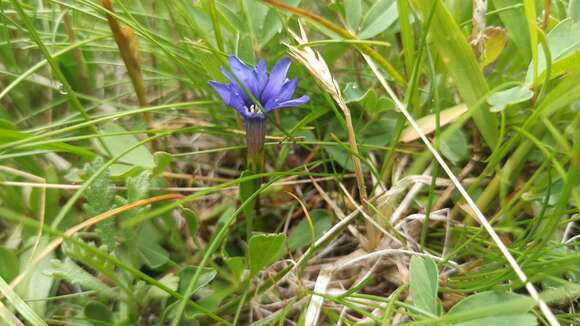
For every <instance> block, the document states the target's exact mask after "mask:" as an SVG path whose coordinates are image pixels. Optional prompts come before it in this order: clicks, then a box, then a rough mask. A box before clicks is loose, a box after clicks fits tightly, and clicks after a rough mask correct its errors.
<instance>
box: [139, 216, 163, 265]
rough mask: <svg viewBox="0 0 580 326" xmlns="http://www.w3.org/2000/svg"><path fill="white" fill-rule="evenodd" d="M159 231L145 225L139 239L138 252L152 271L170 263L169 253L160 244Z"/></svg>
mask: <svg viewBox="0 0 580 326" xmlns="http://www.w3.org/2000/svg"><path fill="white" fill-rule="evenodd" d="M162 239H163V238H162V236H161V234H160V233H159V231H158V230H157V229H156V228H155V227H154V226H153V225H152V224H151V223H144V224H143V228H141V230H140V231H139V236H138V237H137V250H138V251H139V253H140V256H141V258H142V259H143V262H144V263H145V264H146V265H147V266H149V267H150V268H152V269H156V268H159V267H161V266H163V265H165V264H166V263H167V262H168V261H169V253H168V252H167V250H165V248H163V247H162V246H161V245H160V244H159V243H160V241H161V240H162Z"/></svg>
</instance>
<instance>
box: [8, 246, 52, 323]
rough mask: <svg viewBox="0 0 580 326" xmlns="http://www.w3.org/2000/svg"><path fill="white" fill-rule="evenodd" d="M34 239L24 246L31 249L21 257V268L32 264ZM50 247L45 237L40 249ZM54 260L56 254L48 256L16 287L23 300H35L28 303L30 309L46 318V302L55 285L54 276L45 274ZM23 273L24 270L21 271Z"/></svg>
mask: <svg viewBox="0 0 580 326" xmlns="http://www.w3.org/2000/svg"><path fill="white" fill-rule="evenodd" d="M33 241H34V239H33V238H32V237H31V238H29V239H28V241H27V242H26V243H25V244H24V245H23V247H24V248H29V249H28V250H26V251H25V252H24V253H23V254H21V255H20V257H19V258H20V266H26V265H27V264H28V263H29V262H30V255H31V253H32V244H33ZM47 245H48V238H46V237H43V238H42V239H41V241H40V243H39V246H38V247H39V248H45V247H46V246H47ZM53 258H54V253H53V252H51V253H50V254H48V255H46V257H44V258H42V260H40V262H38V263H37V264H36V265H35V268H34V269H33V270H32V271H30V272H29V273H28V274H26V276H25V277H24V279H23V280H22V281H21V282H20V283H19V284H18V286H17V287H16V293H18V295H19V296H20V297H21V298H22V299H23V300H33V301H31V302H29V303H28V305H29V306H30V308H32V310H34V312H35V313H37V314H38V315H40V316H44V314H45V312H46V307H47V304H48V301H47V300H46V299H47V298H48V296H49V294H50V289H51V288H52V285H53V283H54V279H53V278H52V276H49V275H46V273H45V272H44V271H45V270H47V269H48V268H49V266H50V261H51V260H52V259H53ZM21 272H22V270H21Z"/></svg>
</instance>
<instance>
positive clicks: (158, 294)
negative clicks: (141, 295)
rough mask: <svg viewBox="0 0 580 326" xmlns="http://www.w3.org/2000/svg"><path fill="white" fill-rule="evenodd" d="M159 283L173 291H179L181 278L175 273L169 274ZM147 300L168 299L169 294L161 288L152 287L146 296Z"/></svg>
mask: <svg viewBox="0 0 580 326" xmlns="http://www.w3.org/2000/svg"><path fill="white" fill-rule="evenodd" d="M159 283H161V284H163V285H165V286H166V287H168V288H170V289H171V290H173V291H177V288H178V286H179V277H178V276H177V275H175V274H173V273H169V274H167V275H165V276H163V277H162V278H161V279H159ZM146 296H147V299H157V300H160V299H166V298H169V296H170V295H169V293H167V292H165V291H163V290H161V289H160V288H158V287H156V286H151V288H149V291H148V292H147V294H146Z"/></svg>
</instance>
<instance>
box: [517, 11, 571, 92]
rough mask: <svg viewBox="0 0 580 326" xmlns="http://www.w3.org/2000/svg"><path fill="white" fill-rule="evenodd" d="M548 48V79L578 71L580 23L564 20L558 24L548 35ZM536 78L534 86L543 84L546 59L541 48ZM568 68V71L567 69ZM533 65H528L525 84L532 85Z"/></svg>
mask: <svg viewBox="0 0 580 326" xmlns="http://www.w3.org/2000/svg"><path fill="white" fill-rule="evenodd" d="M548 47H549V48H550V54H551V56H552V73H551V75H550V79H553V78H556V77H558V76H560V75H562V74H564V73H572V71H573V70H578V69H580V68H578V66H580V65H579V64H578V62H579V61H578V55H579V53H580V22H574V21H572V19H566V20H563V21H562V22H560V23H559V24H558V25H557V26H556V27H554V29H552V30H551V31H550V33H548ZM538 57H539V63H538V78H537V82H536V83H535V84H534V85H538V84H540V83H543V82H544V76H543V74H544V73H545V70H546V57H545V53H544V49H543V48H541V47H540V48H539V50H538ZM568 68H569V69H568ZM533 73H534V72H533V63H530V65H529V67H528V72H527V74H526V84H527V85H532V84H533V82H534V80H533V78H534V76H533Z"/></svg>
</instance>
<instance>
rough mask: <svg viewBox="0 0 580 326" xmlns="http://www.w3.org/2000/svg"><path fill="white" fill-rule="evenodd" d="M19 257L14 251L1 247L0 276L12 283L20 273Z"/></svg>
mask: <svg viewBox="0 0 580 326" xmlns="http://www.w3.org/2000/svg"><path fill="white" fill-rule="evenodd" d="M18 271H19V265H18V257H16V254H15V253H14V251H12V250H10V249H8V248H4V247H0V277H1V278H3V279H4V280H5V281H6V282H8V283H10V282H11V281H12V279H14V278H15V277H16V276H17V275H18Z"/></svg>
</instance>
